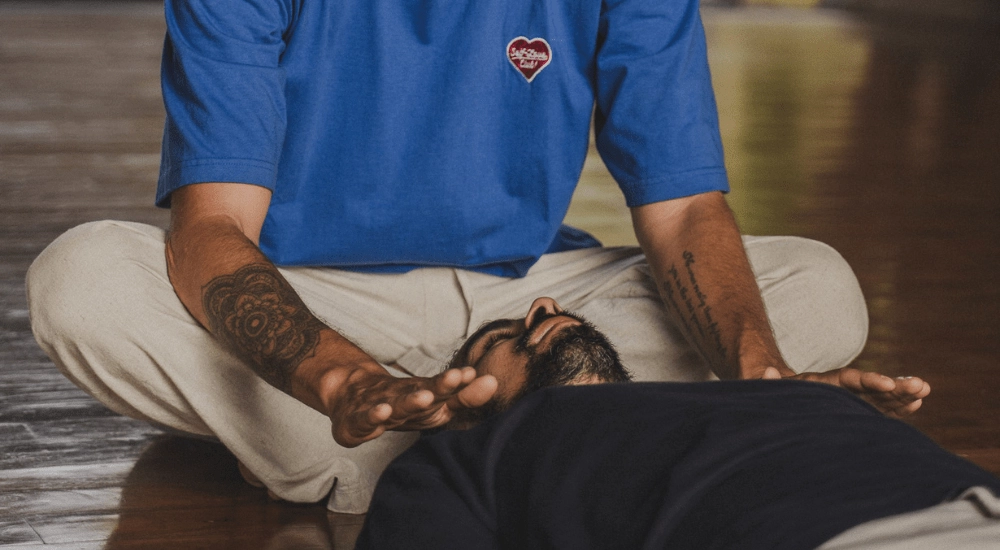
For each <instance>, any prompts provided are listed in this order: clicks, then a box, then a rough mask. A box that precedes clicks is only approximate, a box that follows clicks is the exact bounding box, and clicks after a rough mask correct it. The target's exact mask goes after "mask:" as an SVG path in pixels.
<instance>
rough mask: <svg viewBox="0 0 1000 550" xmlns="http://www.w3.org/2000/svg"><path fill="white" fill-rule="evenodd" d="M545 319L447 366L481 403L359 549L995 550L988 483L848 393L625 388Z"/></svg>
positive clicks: (994, 502) (723, 385)
mask: <svg viewBox="0 0 1000 550" xmlns="http://www.w3.org/2000/svg"><path fill="white" fill-rule="evenodd" d="M550 302H551V301H550ZM550 302H546V303H545V304H544V305H545V306H546V307H543V308H535V307H534V306H533V308H532V310H531V312H530V313H529V315H528V317H527V318H525V319H523V320H500V321H494V322H493V323H489V324H487V325H485V326H484V327H482V328H481V329H480V330H479V331H478V332H477V333H476V334H475V335H473V337H471V338H470V339H469V341H468V342H466V343H465V345H463V346H462V348H461V349H460V350H459V351H458V352H457V353H456V356H455V359H454V360H453V362H452V364H458V365H472V366H474V367H475V368H476V370H477V371H478V372H480V373H489V374H492V375H493V376H495V377H496V379H497V383H498V384H497V390H496V392H495V394H494V395H493V398H492V399H491V400H490V401H489V402H488V403H487V405H486V406H484V407H480V408H478V409H476V408H470V409H462V410H459V411H456V412H455V414H454V415H453V416H452V418H451V419H450V421H449V422H448V423H447V425H446V426H445V427H444V429H438V430H436V433H427V432H425V433H424V435H423V436H422V437H421V439H420V440H419V441H418V442H417V443H416V444H415V445H414V446H413V447H412V448H410V449H409V450H408V451H406V452H405V453H403V454H402V455H401V456H399V457H398V458H397V459H396V460H395V461H394V462H392V463H391V464H390V465H389V467H388V469H387V470H386V471H385V472H384V474H383V475H382V477H381V478H380V480H379V483H378V486H377V488H376V490H375V494H374V498H373V500H372V503H371V507H370V509H369V512H368V515H367V517H366V520H365V524H364V527H363V529H362V532H361V534H360V536H359V538H358V542H357V548H359V549H369V548H393V549H398V548H434V549H444V548H455V549H471V548H476V549H480V548H484V549H485V548H519V549H520V548H557V549H562V548H566V549H583V548H601V549H603V548H625V549H639V548H670V549H693V550H694V549H696V550H707V549H724V548H731V549H740V550H747V549H757V548H760V549H765V548H766V549H812V548H817V547H819V548H822V549H823V550H848V549H861V548H865V549H889V548H892V549H897V548H898V549H901V550H902V549H906V550H914V549H921V548H934V549H939V548H949V549H956V548H960V549H987V548H993V549H995V548H1000V500H998V499H997V497H996V496H995V495H997V494H1000V479H998V478H996V477H994V476H992V475H991V474H989V473H987V472H986V471H984V470H982V469H980V468H978V467H976V466H975V465H973V464H971V463H969V462H967V461H965V460H963V459H961V458H959V457H957V456H955V455H952V454H950V453H948V452H946V451H945V450H943V449H941V448H940V447H938V446H937V445H936V444H935V443H933V442H932V441H931V440H930V439H928V438H927V437H925V436H924V435H922V434H921V433H919V432H918V431H917V430H915V429H914V428H912V427H910V426H908V425H906V424H904V423H902V422H900V421H898V420H895V419H892V418H887V417H886V416H885V415H883V414H882V413H881V412H879V411H878V410H877V409H876V408H875V407H873V406H872V405H870V404H868V403H866V402H865V401H863V400H862V399H860V398H858V397H857V396H855V395H853V394H852V393H851V392H849V391H846V390H844V389H842V388H839V387H836V386H834V385H830V384H818V383H814V382H810V381H803V380H788V379H785V380H750V381H722V382H702V383H669V382H664V383H637V382H632V383H627V381H628V380H629V379H630V376H629V373H628V372H627V370H626V369H625V368H624V367H623V366H622V364H621V362H620V361H619V360H618V356H617V353H616V352H615V350H614V348H613V347H612V345H611V344H610V343H609V342H608V341H607V339H606V338H605V337H604V336H603V335H602V334H601V333H600V332H599V331H597V330H596V329H595V328H594V327H592V326H590V325H589V324H588V323H586V322H585V321H584V320H583V319H581V318H579V317H577V316H575V315H572V314H569V313H566V312H563V311H561V310H559V309H558V306H557V305H556V304H555V303H554V302H551V303H550ZM537 303H538V301H536V304H537ZM920 383H921V384H922V383H923V382H922V381H921V382H920Z"/></svg>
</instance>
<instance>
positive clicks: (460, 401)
mask: <svg viewBox="0 0 1000 550" xmlns="http://www.w3.org/2000/svg"><path fill="white" fill-rule="evenodd" d="M325 383H326V384H328V385H329V386H330V387H331V390H332V391H331V392H330V393H329V398H328V399H327V400H326V401H327V402H328V405H327V407H328V409H327V410H328V411H329V412H328V414H329V417H330V420H331V422H332V423H333V438H334V440H336V441H337V443H338V444H340V445H343V446H344V447H356V446H357V445H360V444H362V443H364V442H366V441H370V440H372V439H375V438H376V437H378V436H380V435H382V434H383V433H385V432H386V431H387V430H397V431H409V430H425V429H429V428H436V427H438V426H442V425H444V424H445V423H447V422H448V421H449V420H451V418H452V417H453V416H454V414H455V412H457V411H459V410H461V409H468V408H476V407H480V406H482V405H484V404H486V403H487V402H488V401H489V400H490V399H491V398H492V397H493V395H494V394H495V393H496V390H497V380H496V378H494V377H493V376H492V375H488V374H487V375H483V376H478V375H477V373H476V370H475V369H473V368H472V367H465V368H462V369H448V370H446V371H444V372H442V373H441V374H438V375H437V376H434V377H432V378H425V377H412V378H396V377H393V376H392V375H390V374H389V373H387V372H385V371H384V370H382V371H381V372H379V371H378V370H376V369H370V368H357V369H354V370H353V371H351V372H350V374H348V375H347V376H346V377H340V376H327V377H326V381H325Z"/></svg>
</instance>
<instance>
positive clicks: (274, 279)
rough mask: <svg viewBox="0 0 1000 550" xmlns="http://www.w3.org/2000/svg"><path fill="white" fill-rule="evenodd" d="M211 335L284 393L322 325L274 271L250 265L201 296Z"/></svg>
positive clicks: (210, 286)
mask: <svg viewBox="0 0 1000 550" xmlns="http://www.w3.org/2000/svg"><path fill="white" fill-rule="evenodd" d="M202 300H203V305H204V309H205V315H206V316H207V317H208V320H209V326H210V328H211V329H212V332H213V333H214V334H215V335H216V336H217V337H218V338H220V339H222V340H223V341H225V342H226V343H228V344H229V345H230V347H231V348H232V349H233V350H234V351H236V352H237V353H239V354H240V355H241V356H242V357H243V358H244V359H245V360H247V361H248V362H249V364H250V367H251V368H252V369H253V370H254V371H255V372H256V373H257V374H258V375H260V377H261V378H263V379H264V380H265V381H267V382H268V383H270V384H271V385H273V386H275V387H277V388H278V389H280V390H283V391H285V392H288V391H290V389H291V376H292V373H294V372H295V369H296V368H298V366H299V364H300V363H301V362H302V361H303V360H304V359H306V358H308V357H311V356H312V355H313V353H314V352H315V350H316V345H317V344H318V343H319V336H320V331H321V330H322V329H323V327H324V325H323V323H321V322H320V321H319V320H318V319H316V318H315V317H314V316H313V315H312V313H310V312H309V310H308V309H307V308H306V305H305V304H304V303H302V299H301V298H299V296H298V295H297V294H296V293H295V290H294V289H292V287H291V286H290V285H289V284H288V282H286V281H285V280H284V279H283V278H282V277H281V275H280V274H278V272H277V270H275V269H274V267H272V266H269V265H266V264H250V265H247V266H244V267H241V268H239V269H237V270H236V272H235V273H233V274H231V275H222V276H220V277H216V278H214V279H212V280H211V281H209V283H208V284H207V285H205V286H204V289H203V294H202Z"/></svg>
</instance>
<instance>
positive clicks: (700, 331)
mask: <svg viewBox="0 0 1000 550" xmlns="http://www.w3.org/2000/svg"><path fill="white" fill-rule="evenodd" d="M683 258H684V269H685V271H686V274H687V277H686V280H684V279H683V278H682V277H681V273H680V271H679V270H678V269H677V266H676V265H671V266H670V269H669V270H668V271H667V277H666V278H664V280H663V294H664V297H665V301H666V303H667V307H669V308H670V309H671V310H673V311H674V313H675V314H676V315H677V317H678V318H679V319H680V322H681V325H682V326H683V328H684V331H685V332H686V333H687V334H689V335H690V336H691V338H693V339H694V340H695V341H696V342H697V343H699V344H700V345H702V346H706V347H707V346H711V347H712V348H713V349H712V350H711V351H713V352H714V353H715V354H716V355H717V356H718V358H719V359H721V360H723V361H724V360H725V359H726V357H727V356H728V349H727V348H726V346H725V344H723V341H722V332H721V331H720V330H719V323H718V322H717V321H716V320H715V319H714V318H713V317H712V307H711V306H709V305H708V297H707V296H706V295H705V294H704V292H702V290H701V287H700V286H699V285H698V278H697V277H696V276H695V273H694V268H693V267H692V266H693V265H694V263H695V257H694V254H693V253H691V252H689V251H684V254H683ZM678 298H679V299H680V302H678ZM703 351H705V352H708V351H709V350H708V349H705V350H703Z"/></svg>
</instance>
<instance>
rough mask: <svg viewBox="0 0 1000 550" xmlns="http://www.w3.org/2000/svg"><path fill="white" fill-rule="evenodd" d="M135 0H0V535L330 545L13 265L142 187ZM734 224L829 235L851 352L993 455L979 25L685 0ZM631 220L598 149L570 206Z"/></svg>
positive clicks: (120, 213)
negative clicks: (54, 312)
mask: <svg viewBox="0 0 1000 550" xmlns="http://www.w3.org/2000/svg"><path fill="white" fill-rule="evenodd" d="M160 10H161V7H160V6H159V5H157V4H154V3H149V4H146V3H120V2H114V3H111V2H109V3H104V4H88V3H80V2H74V3H68V4H46V3H42V2H27V3H11V2H4V1H2V0H0V547H3V548H5V549H6V548H20V547H24V548H35V547H39V546H43V545H44V546H49V547H54V548H72V549H74V550H79V549H85V548H105V547H106V548H240V549H243V550H250V549H255V548H267V549H280V548H348V547H350V544H351V543H350V540H352V537H353V536H354V534H355V533H356V529H357V518H353V517H335V516H329V515H328V514H327V513H326V511H325V510H324V508H323V507H322V506H321V505H315V506H295V505H289V504H277V503H271V502H268V501H267V499H266V497H265V495H264V494H263V493H262V492H261V491H259V490H255V489H252V488H250V487H248V486H246V485H245V484H243V483H242V482H241V481H240V480H239V478H238V476H237V474H236V470H235V464H234V461H233V459H232V458H231V457H230V456H229V455H228V454H227V453H226V452H225V450H224V449H222V448H220V447H219V446H217V445H214V444H212V443H207V442H203V441H197V440H192V439H186V438H182V437H177V436H172V435H166V434H162V433H160V432H158V431H157V430H154V429H152V428H150V427H148V426H145V425H144V424H142V423H140V422H136V421H132V420H130V419H126V418H122V417H119V416H116V415H114V414H112V413H110V412H108V411H106V410H105V409H103V408H102V407H101V406H100V405H98V404H97V403H96V402H94V401H93V400H92V399H90V398H89V397H87V396H86V395H84V394H83V393H82V392H80V391H79V390H77V389H76V388H75V387H73V386H72V385H71V384H70V383H68V382H66V381H65V380H64V379H63V378H62V377H61V376H60V375H59V374H58V373H57V372H56V370H55V368H54V367H53V366H52V364H51V363H50V362H49V360H48V359H47V358H46V357H45V356H44V355H43V354H42V353H41V351H39V350H38V348H37V347H36V345H35V343H34V341H33V339H32V337H31V332H30V328H29V324H28V316H27V310H26V305H25V299H24V294H23V279H24V273H25V271H26V269H27V267H28V265H29V264H30V262H31V260H32V258H33V257H34V256H36V255H37V254H38V253H39V252H40V251H41V249H42V248H43V247H44V246H45V245H46V244H47V243H48V242H50V241H51V240H52V239H53V238H55V237H56V236H57V235H58V234H59V233H60V232H62V231H64V230H66V229H68V228H69V227H72V226H73V225H76V224H78V223H81V222H84V221H88V220H95V219H102V218H118V219H128V220H136V221H142V222H147V223H152V224H157V225H161V226H162V225H164V224H165V222H166V215H165V213H164V212H161V211H157V210H155V209H154V208H152V207H151V206H150V204H151V202H152V197H153V192H154V187H155V179H156V170H157V165H158V162H159V155H158V150H159V140H160V132H161V124H162V116H163V115H162V107H161V106H160V100H159V84H158V63H159V48H160V44H161V42H162V33H163V25H162V23H161V21H160ZM705 22H706V28H707V32H708V35H709V42H710V50H711V64H712V69H713V77H714V80H715V85H716V90H717V94H718V103H719V108H720V116H721V120H722V127H723V138H724V141H725V146H726V151H727V161H728V164H729V169H730V174H731V179H732V183H733V186H734V192H733V193H732V194H731V195H730V201H731V204H732V205H733V207H734V209H735V210H736V211H737V214H738V217H739V219H740V222H741V224H742V225H743V227H744V230H745V231H747V232H749V233H757V234H795V235H804V236H807V237H812V238H817V239H820V240H823V241H826V242H828V243H830V244H831V245H833V246H834V247H836V248H837V249H838V250H840V251H841V253H842V254H843V255H844V256H845V257H846V258H847V260H848V261H849V262H850V263H851V264H852V265H853V266H854V268H855V270H856V271H857V274H858V276H859V278H860V280H861V283H862V286H863V288H864V291H865V293H866V296H867V298H868V303H869V306H870V310H871V321H872V323H871V339H870V342H869V344H868V346H867V348H866V349H865V351H864V353H863V354H862V356H861V358H860V359H859V364H860V365H861V366H862V367H864V368H870V369H880V370H883V371H885V372H887V373H889V374H892V375H897V374H915V375H919V376H922V377H924V378H926V379H927V380H929V381H930V383H931V384H932V386H933V388H934V392H933V394H932V396H931V398H929V399H928V400H927V402H926V405H925V406H924V409H923V410H922V411H920V413H918V415H916V416H915V417H914V418H913V419H912V421H911V422H912V423H913V424H914V425H916V426H918V427H919V428H920V429H922V430H923V431H925V432H926V433H928V434H929V435H930V436H931V437H933V438H934V439H935V440H936V441H938V442H940V443H941V444H942V445H944V446H945V447H947V448H948V449H950V450H953V451H955V452H957V453H959V454H961V455H963V456H966V457H968V458H969V459H970V460H972V461H974V462H976V463H978V464H980V465H982V466H983V467H985V468H987V469H989V470H991V471H993V472H995V473H1000V397H998V396H1000V286H998V284H997V279H998V273H1000V190H998V189H1000V168H998V166H1000V163H998V157H1000V64H998V63H997V61H996V60H997V58H998V55H1000V43H998V39H997V38H996V36H997V34H996V33H993V32H986V31H981V30H977V29H969V28H949V27H946V26H943V25H938V24H933V23H932V24H929V25H919V24H916V25H913V24H911V25H909V26H897V25H889V24H886V23H885V22H864V21H857V20H853V19H851V18H849V17H847V16H843V15H838V14H836V13H824V12H816V11H775V10H761V9H741V10H710V11H706V12H705ZM570 220H571V222H572V223H576V224H578V225H580V226H583V227H585V228H588V229H591V230H593V231H594V232H596V233H597V234H599V235H600V236H601V237H603V238H604V239H605V241H606V242H608V243H610V244H623V243H629V242H634V240H633V239H632V237H631V235H630V229H629V223H628V219H627V213H626V210H625V208H624V204H623V203H622V201H621V198H620V196H619V195H618V192H617V190H616V189H615V187H614V184H613V182H612V181H611V180H610V177H609V176H608V175H607V173H606V172H605V171H604V169H603V166H602V165H601V164H600V161H599V160H598V159H597V158H596V156H595V157H593V158H592V159H591V160H590V161H588V164H587V167H586V170H585V176H584V179H583V182H582V186H581V189H580V190H579V192H578V194H577V197H576V200H575V202H574V204H573V207H572V209H571V214H570Z"/></svg>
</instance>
